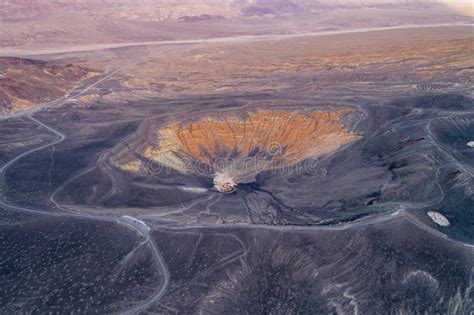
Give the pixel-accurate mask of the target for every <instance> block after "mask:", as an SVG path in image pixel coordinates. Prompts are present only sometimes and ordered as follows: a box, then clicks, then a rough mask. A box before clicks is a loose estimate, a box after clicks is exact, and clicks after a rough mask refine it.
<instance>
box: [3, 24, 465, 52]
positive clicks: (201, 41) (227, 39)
mask: <svg viewBox="0 0 474 315" xmlns="http://www.w3.org/2000/svg"><path fill="white" fill-rule="evenodd" d="M455 26H457V27H459V26H466V27H472V25H470V24H453V23H450V24H432V25H403V26H391V27H379V28H361V29H349V30H340V31H319V32H307V33H295V34H268V35H241V36H233V37H217V38H200V39H184V40H162V41H145V42H131V43H116V44H89V45H76V46H68V47H60V48H54V49H31V50H27V49H9V48H4V49H0V57H5V56H11V57H13V56H14V57H22V56H34V55H52V54H62V53H75V52H86V51H95V50H104V49H113V48H124V47H136V46H150V45H182V44H206V43H233V42H252V41H266V40H283V39H290V38H298V37H309V36H326V35H336V34H351V33H364V32H374V31H386V30H397V29H410V28H430V27H455Z"/></svg>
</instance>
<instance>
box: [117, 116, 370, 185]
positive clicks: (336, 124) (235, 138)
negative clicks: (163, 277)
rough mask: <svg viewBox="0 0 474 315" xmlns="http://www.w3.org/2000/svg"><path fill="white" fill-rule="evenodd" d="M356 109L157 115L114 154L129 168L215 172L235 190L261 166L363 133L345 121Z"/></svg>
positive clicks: (315, 152)
mask: <svg viewBox="0 0 474 315" xmlns="http://www.w3.org/2000/svg"><path fill="white" fill-rule="evenodd" d="M351 112H352V110H351V109H348V108H343V109H335V110H320V111H312V112H297V111H289V110H267V109H256V110H251V111H231V112H226V113H207V114H205V115H202V116H200V117H198V118H193V119H186V118H185V119H183V120H181V121H177V122H176V121H175V122H169V123H166V124H164V125H162V124H159V123H157V122H156V121H152V122H148V123H147V124H146V125H144V126H142V128H141V130H140V131H139V132H138V137H136V138H135V141H133V143H134V144H132V145H131V146H130V145H127V146H126V147H122V148H121V149H119V150H117V151H116V152H117V153H116V155H115V156H114V158H113V160H114V161H115V164H116V165H117V166H118V167H119V168H121V169H122V170H125V171H127V172H133V173H149V172H154V171H156V169H158V170H160V171H163V169H165V170H168V171H169V170H176V171H178V172H181V173H185V174H196V175H199V176H205V177H212V178H213V184H214V188H215V189H217V190H218V191H220V192H231V191H233V190H234V189H235V188H236V186H237V185H239V184H247V183H251V182H254V181H255V179H256V176H257V175H258V174H259V173H261V172H264V171H269V170H270V171H271V170H280V169H284V168H288V167H292V166H294V165H296V164H298V163H301V162H302V161H305V160H307V159H315V158H318V157H321V156H323V155H326V154H329V153H331V152H334V151H336V150H337V149H339V148H340V147H341V146H343V145H345V144H348V143H351V142H354V141H356V140H358V139H360V138H361V137H360V136H359V135H356V134H354V133H352V132H350V131H349V130H348V128H347V127H346V126H345V125H344V117H345V116H347V114H349V113H351ZM150 165H151V166H150ZM303 167H304V165H303Z"/></svg>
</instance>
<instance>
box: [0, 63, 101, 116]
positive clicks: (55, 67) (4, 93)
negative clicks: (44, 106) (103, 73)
mask: <svg viewBox="0 0 474 315" xmlns="http://www.w3.org/2000/svg"><path fill="white" fill-rule="evenodd" d="M0 74H1V76H0V114H2V113H3V114H4V113H9V112H16V111H19V110H25V109H28V108H30V107H32V106H34V104H37V103H43V102H48V101H52V100H54V99H57V98H60V97H61V96H63V95H65V94H66V93H67V92H68V91H69V90H70V89H72V88H73V87H74V86H76V85H77V84H78V83H79V82H80V81H82V80H84V79H86V78H90V77H92V76H95V75H97V74H99V72H97V71H94V70H91V69H87V68H84V67H81V66H78V65H73V64H67V65H62V64H56V63H54V62H49V61H42V60H33V59H23V58H13V57H5V58H0Z"/></svg>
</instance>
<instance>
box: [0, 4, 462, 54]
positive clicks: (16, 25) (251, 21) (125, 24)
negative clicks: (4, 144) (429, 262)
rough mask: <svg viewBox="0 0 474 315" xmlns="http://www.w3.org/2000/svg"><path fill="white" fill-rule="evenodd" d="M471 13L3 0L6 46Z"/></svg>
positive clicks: (457, 17)
mask: <svg viewBox="0 0 474 315" xmlns="http://www.w3.org/2000/svg"><path fill="white" fill-rule="evenodd" d="M466 14H467V13H466ZM469 21H470V19H469V17H468V16H464V15H463V13H462V12H460V11H459V10H458V11H454V10H452V9H451V8H449V7H447V6H445V5H444V4H442V3H441V2H435V1H431V0H418V1H416V0H415V1H404V0H347V1H346V0H335V1H330V0H113V1H112V0H67V1H61V0H3V1H1V2H0V23H2V28H1V29H0V47H25V46H29V47H36V46H43V47H44V46H45V45H52V44H54V45H63V46H64V45H73V44H91V43H116V42H129V41H146V40H162V39H184V38H202V37H218V36H232V35H243V34H269V33H288V32H291V33H298V32H306V31H315V30H324V29H347V28H364V27H379V26H398V25H406V24H410V25H411V24H434V23H457V22H469Z"/></svg>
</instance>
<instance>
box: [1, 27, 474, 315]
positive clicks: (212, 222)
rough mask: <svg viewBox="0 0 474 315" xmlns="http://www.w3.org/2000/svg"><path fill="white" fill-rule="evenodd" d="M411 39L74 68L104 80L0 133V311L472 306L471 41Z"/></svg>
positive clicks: (334, 310)
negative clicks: (271, 55)
mask: <svg viewBox="0 0 474 315" xmlns="http://www.w3.org/2000/svg"><path fill="white" fill-rule="evenodd" d="M408 33H409V34H410V36H408V35H407V34H408ZM408 33H407V31H404V30H401V31H394V30H389V31H380V32H374V36H373V37H370V36H367V35H363V34H362V35H353V36H355V37H354V38H353V41H354V42H351V43H347V42H344V41H343V40H342V41H341V39H345V37H342V38H341V37H338V36H342V35H332V36H327V37H324V39H322V38H319V39H318V37H317V36H316V38H315V37H311V36H310V37H308V38H297V39H295V41H296V42H292V39H285V40H288V41H289V42H286V44H288V43H290V44H294V45H295V47H300V48H295V49H294V51H292V50H291V47H293V46H292V45H281V46H278V47H277V46H274V47H273V48H272V49H275V54H274V55H275V56H276V57H274V58H275V59H271V60H262V59H259V58H260V57H261V56H265V52H266V51H267V49H269V48H268V46H266V45H270V46H271V45H274V43H273V42H272V41H271V40H268V41H264V42H263V43H262V42H261V41H256V42H253V41H250V42H244V43H217V44H212V45H211V44H210V46H209V47H207V46H206V45H201V44H189V45H183V44H178V45H176V46H177V47H173V45H171V47H168V46H166V47H161V46H159V45H158V46H153V45H152V46H146V47H129V48H117V49H111V50H107V51H101V52H97V54H95V53H94V52H86V53H71V54H66V55H58V56H57V57H58V59H65V60H68V61H69V60H71V61H73V62H74V63H77V64H83V65H84V68H85V69H94V68H95V67H98V65H100V64H106V67H104V70H103V71H102V74H98V75H97V76H95V77H90V78H86V79H84V80H83V81H81V83H80V84H79V85H78V86H76V87H75V89H73V90H72V91H70V92H69V94H68V95H66V96H64V98H63V99H62V100H60V101H57V102H53V104H48V103H46V104H44V106H42V107H39V108H36V109H35V108H34V107H33V109H30V110H27V111H25V112H21V111H19V112H16V113H13V112H12V113H8V114H5V116H4V117H3V118H0V119H2V120H0V122H1V123H0V166H1V168H0V175H1V176H0V180H1V182H0V184H1V187H0V188H1V191H0V192H1V198H2V199H1V201H0V214H1V216H0V248H1V251H2V253H1V260H0V283H1V285H0V312H1V313H35V314H37V313H86V314H89V313H94V312H97V313H140V312H143V313H147V314H148V313H149V314H155V313H158V314H168V313H169V314H172V313H179V314H190V313H197V314H223V313H227V314H470V313H471V312H473V311H474V303H473V298H474V290H473V286H474V274H473V271H474V270H473V268H474V265H473V263H474V247H473V246H474V229H473V225H474V179H473V174H474V173H473V172H474V148H473V147H471V146H469V145H468V144H469V142H470V141H474V101H473V99H472V91H471V89H472V85H471V83H470V81H469V80H470V76H469V75H470V73H471V72H470V71H472V69H471V67H472V56H469V52H468V51H467V52H466V50H465V48H466V45H467V46H469V43H471V44H470V45H471V47H472V28H471V27H470V26H465V27H454V28H450V27H440V28H439V29H436V28H435V29H433V30H427V29H416V28H415V29H412V30H411V31H410V32H408ZM351 36H352V35H351ZM357 36H359V37H357ZM369 37H370V38H371V39H369ZM388 37H390V38H395V39H396V40H394V41H393V42H391V43H390V45H392V46H390V47H388V48H387V46H386V45H388V43H387V40H386V38H388ZM420 38H425V41H430V43H431V45H432V46H431V47H432V49H431V50H423V49H424V48H420V47H418V46H417V45H418V44H419V41H420ZM346 39H347V38H346ZM302 42H306V44H302ZM364 43H368V44H367V45H362V44H364ZM369 44H370V45H369ZM227 45H230V46H227ZM341 45H342V46H344V45H348V46H347V51H340V50H339V47H340V46H341ZM351 45H352V46H351ZM424 45H425V43H424V42H423V47H425V46H424ZM283 46H284V47H283ZM363 46H364V47H365V48H363ZM367 46H370V48H367ZM288 47H290V48H288ZM301 47H308V48H301ZM315 47H318V48H315ZM394 47H395V48H394ZM397 47H398V48H397ZM440 47H442V49H441V48H440ZM437 48H439V49H437ZM174 49H176V52H175V50H174ZM302 49H303V50H304V49H307V51H306V52H304V51H301V50H302ZM397 49H398V50H397ZM248 50H249V51H253V53H254V54H255V56H256V57H255V60H254V59H253V58H246V57H245V56H246V54H245V52H246V51H248ZM231 51H236V53H231ZM310 52H311V53H312V54H313V53H314V54H319V55H318V56H319V57H318V58H317V60H316V59H314V60H313V59H311V58H309V57H307V58H306V59H305V57H304V56H309V55H310ZM175 54H176V56H175ZM138 56H140V57H138ZM163 56H168V57H167V60H168V61H167V62H168V63H164V59H163V58H164V57H163ZM219 56H220V57H219ZM59 57H61V58H59ZM35 58H39V59H47V60H49V59H51V58H52V57H51V56H36V57H35ZM160 58H161V59H160ZM173 58H182V60H187V61H189V62H190V64H189V65H190V66H189V68H186V67H185V66H183V67H182V68H181V65H176V64H174V59H173ZM193 58H194V59H193ZM206 58H209V59H206ZM214 58H215V59H214ZM239 58H242V59H239ZM278 58H280V59H278ZM190 60H194V61H192V62H191V61H190ZM202 60H204V61H202ZM210 60H213V61H210ZM183 64H185V62H184V61H183ZM157 65H160V67H159V68H158V66H157ZM221 66H222V67H221ZM233 67H235V68H233ZM239 67H240V68H239ZM237 68H239V69H244V70H241V71H242V73H236V72H235V69H237ZM149 69H156V71H151V70H150V71H148V70H149ZM216 69H219V71H217V70H216ZM276 69H277V70H276ZM440 69H441V70H440ZM91 71H92V70H91ZM147 71H148V72H147ZM160 71H161V72H160ZM206 71H208V72H206ZM230 73H236V74H235V76H232V75H230ZM214 78H215V79H214ZM0 81H1V80H0ZM163 82H165V83H166V84H165V83H163ZM169 82H172V83H169ZM123 216H125V217H123Z"/></svg>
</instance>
